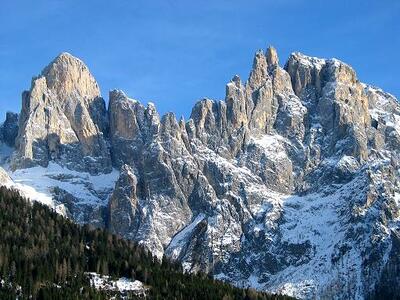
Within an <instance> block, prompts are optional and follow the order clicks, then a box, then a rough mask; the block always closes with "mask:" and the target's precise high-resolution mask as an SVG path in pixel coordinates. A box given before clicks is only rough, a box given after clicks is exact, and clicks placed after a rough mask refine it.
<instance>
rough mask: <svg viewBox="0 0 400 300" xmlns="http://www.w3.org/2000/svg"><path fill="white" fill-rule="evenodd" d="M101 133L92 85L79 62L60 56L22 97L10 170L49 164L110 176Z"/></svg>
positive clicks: (99, 104)
mask: <svg viewBox="0 0 400 300" xmlns="http://www.w3.org/2000/svg"><path fill="white" fill-rule="evenodd" d="M107 130H108V120H107V114H106V108H105V103H104V100H103V99H102V98H101V97H100V90H99V87H98V84H97V83H96V81H95V79H94V78H93V76H92V75H91V74H90V72H89V69H88V68H87V67H86V66H85V65H84V64H83V62H82V61H80V60H79V59H77V58H75V57H73V56H72V55H70V54H68V53H62V54H61V55H59V56H58V57H57V58H56V59H55V60H54V61H53V62H52V63H50V65H49V66H47V67H46V68H45V69H44V70H43V71H42V73H41V75H40V76H38V77H37V78H34V79H33V80H32V86H31V89H30V91H27V92H24V93H23V99H22V110H21V115H20V121H19V133H18V137H17V140H16V147H17V152H16V155H15V157H14V161H13V164H14V167H15V168H24V167H30V166H34V165H41V166H47V164H48V163H49V161H50V160H54V161H57V162H59V163H61V164H63V165H65V166H67V167H68V168H72V169H76V170H82V171H83V170H85V171H89V172H91V173H98V172H104V171H105V172H107V171H111V159H110V153H109V149H108V147H107V143H106V140H105V137H104V135H105V133H106V132H107Z"/></svg>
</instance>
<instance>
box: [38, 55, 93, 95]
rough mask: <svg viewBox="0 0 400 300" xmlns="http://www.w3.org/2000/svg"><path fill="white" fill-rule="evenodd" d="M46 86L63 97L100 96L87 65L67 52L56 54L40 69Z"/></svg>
mask: <svg viewBox="0 0 400 300" xmlns="http://www.w3.org/2000/svg"><path fill="white" fill-rule="evenodd" d="M41 74H42V76H44V77H45V78H46V83H47V87H48V88H49V89H51V90H52V91H53V92H55V93H56V94H57V96H58V97H60V98H61V99H59V100H60V101H62V100H65V99H63V98H67V97H71V96H74V95H79V96H81V97H85V98H87V99H95V98H96V97H100V89H99V86H98V84H97V82H96V80H95V79H94V77H93V76H92V74H91V73H90V71H89V69H88V67H87V66H86V65H85V64H84V63H83V62H82V61H81V60H80V59H79V58H76V57H74V56H72V55H71V54H69V53H67V52H63V53H61V54H60V55H59V56H57V57H56V58H55V59H54V60H53V61H52V62H51V63H50V64H49V65H48V66H47V67H46V68H44V69H43V71H42V73H41Z"/></svg>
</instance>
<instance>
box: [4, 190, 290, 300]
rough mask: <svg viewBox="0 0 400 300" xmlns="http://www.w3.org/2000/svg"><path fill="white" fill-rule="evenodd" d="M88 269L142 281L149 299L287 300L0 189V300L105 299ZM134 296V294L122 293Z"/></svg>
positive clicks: (105, 295) (104, 291)
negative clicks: (188, 267) (187, 266)
mask: <svg viewBox="0 0 400 300" xmlns="http://www.w3.org/2000/svg"><path fill="white" fill-rule="evenodd" d="M87 272H96V273H98V274H102V275H109V276H110V277H111V278H120V277H127V278H131V279H135V280H140V281H141V282H143V283H144V284H145V285H146V287H148V290H147V298H148V299H225V300H228V299H287V298H288V297H284V296H275V295H267V294H264V293H259V292H255V291H254V290H242V289H238V288H235V287H232V286H230V285H228V284H225V283H222V282H220V281H215V280H213V279H211V278H209V277H208V276H206V275H204V274H198V275H189V274H184V273H183V272H182V269H181V267H180V266H179V265H177V264H174V263H172V262H168V261H167V260H165V259H164V260H163V262H162V263H159V262H157V261H156V260H155V259H154V258H153V257H152V256H151V255H150V254H149V253H147V251H145V250H144V249H143V248H142V247H140V246H138V245H136V244H135V243H133V242H131V241H126V240H124V239H122V238H120V237H118V236H116V235H112V234H110V233H108V232H107V231H105V230H101V229H95V228H91V227H90V226H83V227H81V226H78V225H76V224H74V223H72V222H71V221H69V220H67V219H65V218H63V217H62V216H60V215H58V214H57V213H55V212H53V211H52V210H50V209H49V208H48V207H46V206H43V205H41V204H39V203H33V204H31V203H30V202H29V201H27V200H26V199H24V198H22V197H20V196H19V194H18V193H17V192H15V191H11V190H8V189H6V188H4V187H1V188H0V299H16V298H18V299H27V298H29V297H30V296H32V297H33V299H108V298H110V297H112V296H116V297H117V298H119V297H121V295H119V294H117V295H116V294H115V292H112V291H106V290H96V289H95V288H94V287H92V286H91V284H90V281H89V279H88V277H87V275H86V273H87ZM124 297H127V298H129V299H135V298H137V297H138V296H136V295H135V294H133V293H131V294H129V293H128V294H126V293H125V294H124Z"/></svg>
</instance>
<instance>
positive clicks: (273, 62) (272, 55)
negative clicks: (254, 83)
mask: <svg viewBox="0 0 400 300" xmlns="http://www.w3.org/2000/svg"><path fill="white" fill-rule="evenodd" d="M266 58H267V63H268V66H269V67H272V66H277V65H278V64H279V58H278V53H277V51H276V49H275V48H274V47H272V46H269V47H268V48H267V51H266Z"/></svg>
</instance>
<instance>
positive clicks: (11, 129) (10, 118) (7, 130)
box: [0, 112, 18, 147]
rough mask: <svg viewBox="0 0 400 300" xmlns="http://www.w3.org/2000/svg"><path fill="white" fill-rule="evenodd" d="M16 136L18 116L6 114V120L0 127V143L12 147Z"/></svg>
mask: <svg viewBox="0 0 400 300" xmlns="http://www.w3.org/2000/svg"><path fill="white" fill-rule="evenodd" d="M17 135H18V114H16V113H12V112H7V114H6V120H5V121H4V123H3V124H2V125H1V126H0V141H3V142H4V143H6V144H7V145H8V146H10V147H14V146H15V139H16V138H17Z"/></svg>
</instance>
